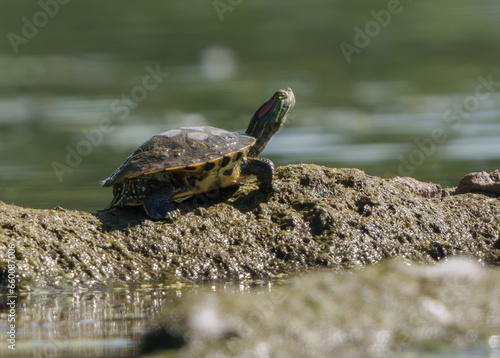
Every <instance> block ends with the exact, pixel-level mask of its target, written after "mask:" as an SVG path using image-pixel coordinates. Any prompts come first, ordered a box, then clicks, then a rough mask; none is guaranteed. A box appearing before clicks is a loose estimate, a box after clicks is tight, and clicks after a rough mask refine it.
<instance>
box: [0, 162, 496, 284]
mask: <svg viewBox="0 0 500 358" xmlns="http://www.w3.org/2000/svg"><path fill="white" fill-rule="evenodd" d="M275 184H276V186H277V187H278V188H279V189H280V192H279V193H276V194H274V195H272V196H270V197H267V196H266V195H264V194H262V193H261V192H259V191H258V189H257V185H256V182H255V180H249V181H247V182H246V183H245V184H244V185H242V186H241V187H240V188H233V189H228V190H222V191H220V192H218V193H207V194H206V195H204V196H198V197H196V198H193V199H188V200H186V201H184V202H182V203H180V204H177V206H178V208H179V209H180V210H181V213H182V215H181V216H180V217H179V218H178V219H177V220H175V221H156V222H155V221H151V220H149V219H148V218H147V217H146V215H145V213H144V211H143V209H142V208H141V207H128V208H123V209H119V210H114V211H109V212H100V213H87V212H80V211H74V210H65V209H63V208H56V209H53V210H34V209H27V208H21V207H16V206H12V205H7V204H4V203H0V213H1V214H0V251H2V252H0V257H1V258H0V270H1V273H2V274H1V277H2V278H3V281H5V277H6V273H7V263H6V261H5V258H6V254H5V253H6V251H7V249H8V247H9V245H12V244H14V247H15V260H16V265H17V266H18V267H19V273H20V275H21V279H22V280H23V281H24V282H27V283H29V282H31V283H33V284H34V285H36V286H44V285H49V286H54V287H60V286H71V285H80V284H83V285H88V284H96V283H101V284H109V283H113V282H145V281H155V280H165V279H169V280H216V279H224V280H227V279H245V278H272V277H276V276H280V275H282V274H290V273H296V272H303V271H306V270H309V269H316V268H324V267H328V268H331V269H335V270H337V269H344V268H352V267H359V266H363V265H366V264H369V263H376V262H378V261H380V260H381V259H383V258H385V257H391V256H397V257H401V258H405V259H408V260H414V261H419V262H435V261H436V260H440V259H442V258H444V257H447V256H451V255H459V254H467V255H470V256H471V257H475V258H476V259H479V260H481V261H482V262H486V263H489V264H493V265H498V264H499V263H500V241H499V235H500V200H499V199H498V198H497V197H490V196H486V195H481V194H461V195H451V194H450V195H434V194H433V195H430V197H429V195H424V194H422V192H420V191H418V190H413V189H411V188H409V187H408V185H406V184H404V183H401V182H398V180H395V179H392V180H387V179H382V178H379V177H374V176H370V175H367V174H365V173H364V172H363V171H361V170H357V169H334V168H326V167H322V166H316V165H305V164H302V165H289V166H286V167H281V168H278V170H277V178H276V181H275ZM433 188H434V189H433ZM429 190H430V191H429V192H431V193H435V192H436V189H435V186H432V185H431V189H429ZM109 195H110V196H111V193H109ZM426 196H428V197H426Z"/></svg>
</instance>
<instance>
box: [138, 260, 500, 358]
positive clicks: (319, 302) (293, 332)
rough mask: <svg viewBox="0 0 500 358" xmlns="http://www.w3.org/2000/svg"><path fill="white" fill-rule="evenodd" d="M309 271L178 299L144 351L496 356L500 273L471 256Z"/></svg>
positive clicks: (217, 354)
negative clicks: (254, 287) (263, 284)
mask: <svg viewBox="0 0 500 358" xmlns="http://www.w3.org/2000/svg"><path fill="white" fill-rule="evenodd" d="M445 261H447V262H444V263H440V264H439V265H432V266H431V265H426V266H422V265H415V264H409V263H407V262H402V261H398V260H396V261H395V260H385V261H383V262H382V263H381V264H378V265H374V266H369V267H365V268H363V269H360V270H350V271H348V272H342V273H335V272H331V271H324V272H314V273H306V274H303V275H301V276H299V277H294V278H293V279H291V280H288V281H287V282H286V283H284V284H282V285H281V286H280V285H279V284H274V285H273V286H272V287H271V288H270V289H268V290H267V292H266V291H264V290H261V291H257V292H256V291H254V292H250V293H247V294H241V293H240V294H235V293H234V292H231V290H217V291H216V292H211V291H212V290H211V288H208V287H206V288H205V289H200V290H199V292H198V294H197V295H190V296H186V297H182V299H181V298H178V299H177V300H175V301H174V302H173V303H172V304H171V306H169V309H168V310H165V311H164V317H163V320H162V321H161V324H160V325H159V327H158V328H156V329H154V330H153V331H152V332H151V333H149V334H148V335H147V336H146V337H145V338H144V339H143V343H142V356H144V357H408V358H410V357H437V356H439V357H445V356H446V357H458V356H460V357H477V356H482V357H497V356H498V354H500V336H499V330H500V300H498V297H500V271H498V269H497V270H492V269H491V268H487V267H483V266H481V265H480V264H478V263H476V262H473V261H470V260H468V259H466V258H452V259H450V260H449V261H448V260H445Z"/></svg>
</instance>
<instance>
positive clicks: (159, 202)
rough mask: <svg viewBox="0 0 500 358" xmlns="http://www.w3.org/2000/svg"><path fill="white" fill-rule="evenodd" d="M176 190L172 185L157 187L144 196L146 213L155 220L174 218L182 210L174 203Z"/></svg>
mask: <svg viewBox="0 0 500 358" xmlns="http://www.w3.org/2000/svg"><path fill="white" fill-rule="evenodd" d="M173 196H174V190H173V188H171V187H165V188H155V189H153V190H151V191H150V192H149V193H148V194H147V195H146V197H145V198H144V202H143V206H144V210H145V211H146V214H148V216H149V217H150V218H152V219H154V220H163V219H173V218H175V217H176V216H178V215H179V214H180V213H181V212H180V210H179V209H177V208H176V207H175V206H174V204H172V202H171V199H172V197H173Z"/></svg>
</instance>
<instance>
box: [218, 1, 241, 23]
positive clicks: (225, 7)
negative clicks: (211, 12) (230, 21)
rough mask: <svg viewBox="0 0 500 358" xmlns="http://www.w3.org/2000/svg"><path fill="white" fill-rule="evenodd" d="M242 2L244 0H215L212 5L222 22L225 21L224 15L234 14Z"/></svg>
mask: <svg viewBox="0 0 500 358" xmlns="http://www.w3.org/2000/svg"><path fill="white" fill-rule="evenodd" d="M242 2H243V0H214V1H213V3H212V4H213V6H214V9H215V12H216V13H217V16H219V19H220V21H224V14H225V13H226V12H228V11H229V12H233V11H234V9H235V8H236V7H237V6H239V5H240V4H241V3H242Z"/></svg>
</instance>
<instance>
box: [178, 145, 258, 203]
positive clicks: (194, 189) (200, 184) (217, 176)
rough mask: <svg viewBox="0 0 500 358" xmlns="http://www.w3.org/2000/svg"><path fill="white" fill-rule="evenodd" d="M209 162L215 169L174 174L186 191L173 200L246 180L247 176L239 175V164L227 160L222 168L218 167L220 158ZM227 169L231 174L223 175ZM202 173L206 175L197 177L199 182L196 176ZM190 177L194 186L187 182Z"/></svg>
mask: <svg viewBox="0 0 500 358" xmlns="http://www.w3.org/2000/svg"><path fill="white" fill-rule="evenodd" d="M236 154H237V153H234V154H232V155H231V156H230V157H231V158H232V157H233V155H236ZM210 162H214V164H215V167H214V168H213V169H211V170H209V171H204V170H200V171H199V172H194V171H192V170H189V171H188V170H180V171H177V172H176V174H180V175H181V178H180V179H181V180H182V181H184V183H185V184H186V187H188V189H187V190H186V191H183V192H181V193H178V194H176V195H174V197H173V199H174V200H175V199H180V198H185V197H188V196H191V195H195V194H200V193H205V192H207V191H210V190H213V189H217V188H225V187H228V186H231V185H235V184H237V183H239V182H241V181H243V180H245V179H246V178H248V175H246V176H242V175H241V170H240V165H239V162H233V161H232V160H229V161H228V162H229V163H228V164H227V165H226V166H224V167H221V166H220V164H221V163H222V159H221V158H217V159H216V160H213V161H210ZM200 167H201V169H203V167H204V165H201V166H200ZM228 169H233V170H232V173H231V174H230V175H224V172H225V171H226V170H228ZM202 172H205V173H206V175H204V176H198V178H199V177H201V180H200V179H198V178H197V174H201V173H202ZM193 174H194V175H193ZM192 177H195V183H194V186H193V185H190V184H189V183H188V180H189V179H190V178H192Z"/></svg>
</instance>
